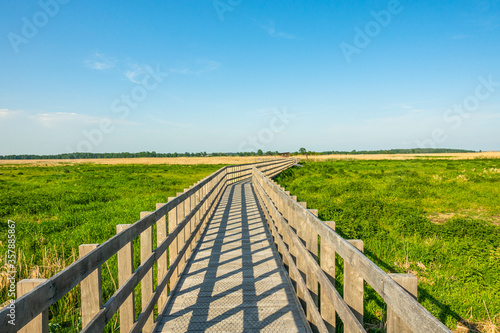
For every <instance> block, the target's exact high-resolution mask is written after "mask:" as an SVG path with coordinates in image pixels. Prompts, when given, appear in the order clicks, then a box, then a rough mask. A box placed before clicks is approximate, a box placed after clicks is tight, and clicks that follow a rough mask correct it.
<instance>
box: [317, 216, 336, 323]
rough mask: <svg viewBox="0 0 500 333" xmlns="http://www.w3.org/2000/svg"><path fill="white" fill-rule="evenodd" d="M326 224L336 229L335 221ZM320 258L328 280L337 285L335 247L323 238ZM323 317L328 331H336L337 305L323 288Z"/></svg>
mask: <svg viewBox="0 0 500 333" xmlns="http://www.w3.org/2000/svg"><path fill="white" fill-rule="evenodd" d="M325 224H326V225H327V226H328V227H330V228H331V229H332V230H335V222H333V221H331V222H325ZM320 260H321V268H322V269H323V272H325V275H326V276H327V277H328V280H329V281H330V283H331V284H332V286H334V287H335V249H334V248H333V247H332V246H330V245H329V244H328V242H324V241H323V239H321V249H320ZM320 307H321V311H320V312H321V317H323V320H324V321H325V325H326V328H327V329H328V332H330V333H335V328H336V327H337V323H336V317H335V306H334V305H333V304H332V303H331V302H329V301H328V298H327V296H326V294H325V291H324V290H323V289H321V304H320Z"/></svg>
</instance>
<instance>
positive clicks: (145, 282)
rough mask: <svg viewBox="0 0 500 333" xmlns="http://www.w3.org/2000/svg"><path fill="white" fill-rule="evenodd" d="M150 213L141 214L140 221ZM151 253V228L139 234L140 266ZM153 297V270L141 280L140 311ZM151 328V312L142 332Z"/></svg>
mask: <svg viewBox="0 0 500 333" xmlns="http://www.w3.org/2000/svg"><path fill="white" fill-rule="evenodd" d="M150 214H151V212H141V219H142V218H145V217H147V216H149V215H150ZM152 253H153V227H152V226H151V227H149V228H147V229H146V230H144V231H143V232H142V233H141V265H142V264H144V263H145V262H146V260H147V259H148V257H149V256H150V255H151V254H152ZM151 296H153V269H150V270H149V271H148V272H147V273H146V275H145V276H144V278H143V279H142V280H141V305H142V311H144V310H145V309H146V306H147V305H148V302H149V299H150V298H151ZM152 328H153V312H151V314H150V315H149V316H148V319H146V322H145V323H144V327H143V331H144V332H150V331H151V329H152Z"/></svg>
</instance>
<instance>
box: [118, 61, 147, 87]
mask: <svg viewBox="0 0 500 333" xmlns="http://www.w3.org/2000/svg"><path fill="white" fill-rule="evenodd" d="M123 74H125V76H126V77H127V78H128V79H129V81H130V82H132V83H135V84H142V81H141V80H139V77H141V76H144V75H146V70H145V69H144V66H141V65H139V64H131V65H129V68H128V69H127V70H126V71H125V72H124V73H123Z"/></svg>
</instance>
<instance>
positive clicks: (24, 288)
mask: <svg viewBox="0 0 500 333" xmlns="http://www.w3.org/2000/svg"><path fill="white" fill-rule="evenodd" d="M45 281H47V280H43V279H25V280H21V281H19V282H18V283H17V297H18V298H19V297H21V296H23V295H24V294H27V293H28V292H30V291H31V290H32V289H33V288H35V287H36V286H38V285H39V284H42V283H44V282H45ZM21 315H22V313H20V314H18V316H21ZM9 325H10V324H9ZM18 332H20V333H49V311H48V310H45V311H43V312H42V313H41V314H39V315H38V316H36V317H35V318H33V320H31V321H30V322H29V323H28V324H26V326H24V327H23V328H21V329H20V330H19V331H18Z"/></svg>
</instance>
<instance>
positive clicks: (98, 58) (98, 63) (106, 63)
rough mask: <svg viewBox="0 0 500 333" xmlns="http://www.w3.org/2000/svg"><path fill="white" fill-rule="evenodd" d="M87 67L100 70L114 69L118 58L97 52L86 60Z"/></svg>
mask: <svg viewBox="0 0 500 333" xmlns="http://www.w3.org/2000/svg"><path fill="white" fill-rule="evenodd" d="M84 64H85V66H86V67H88V68H90V69H94V70H98V71H102V70H106V69H112V68H114V67H115V66H116V60H115V59H114V58H112V57H109V56H106V55H104V54H102V53H97V52H96V53H95V54H94V55H93V56H92V57H91V59H87V60H85V61H84Z"/></svg>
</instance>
